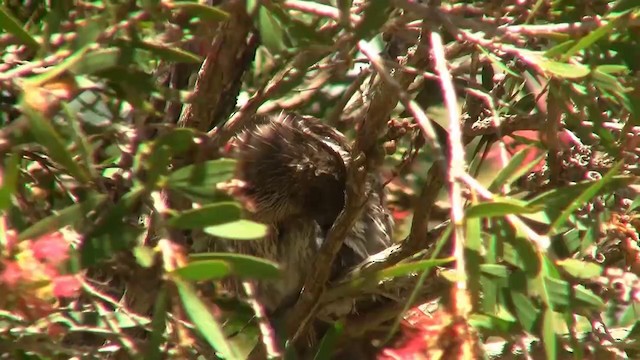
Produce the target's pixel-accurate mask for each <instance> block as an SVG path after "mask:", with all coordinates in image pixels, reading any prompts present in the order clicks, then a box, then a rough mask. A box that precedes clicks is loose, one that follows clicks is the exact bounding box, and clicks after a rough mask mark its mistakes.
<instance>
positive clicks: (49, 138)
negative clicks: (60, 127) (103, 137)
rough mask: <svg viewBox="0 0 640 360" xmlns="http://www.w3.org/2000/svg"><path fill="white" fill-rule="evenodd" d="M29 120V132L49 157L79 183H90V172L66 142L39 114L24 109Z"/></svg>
mask: <svg viewBox="0 0 640 360" xmlns="http://www.w3.org/2000/svg"><path fill="white" fill-rule="evenodd" d="M23 110H24V111H25V113H26V114H27V118H28V119H29V132H31V134H32V135H33V137H34V138H35V139H36V141H37V142H38V143H39V144H40V145H42V146H44V147H45V148H46V149H47V155H49V156H50V157H51V159H53V160H54V161H56V162H57V163H59V164H60V165H62V166H63V167H64V169H65V170H66V171H67V172H68V173H69V174H70V175H71V176H73V178H74V179H76V180H77V181H78V182H80V183H82V184H86V183H88V182H89V181H90V178H89V173H90V172H89V171H88V169H85V168H83V167H81V166H80V165H79V163H78V161H76V160H75V159H74V158H73V156H72V155H71V153H70V152H69V151H68V150H67V147H66V146H65V145H64V142H63V141H62V139H61V138H60V135H58V132H57V131H56V130H55V129H54V128H53V126H52V125H51V123H50V122H49V121H48V120H46V119H45V118H44V117H43V116H42V115H41V114H40V113H39V112H37V111H35V110H34V109H31V108H30V107H28V106H25V107H24V108H23Z"/></svg>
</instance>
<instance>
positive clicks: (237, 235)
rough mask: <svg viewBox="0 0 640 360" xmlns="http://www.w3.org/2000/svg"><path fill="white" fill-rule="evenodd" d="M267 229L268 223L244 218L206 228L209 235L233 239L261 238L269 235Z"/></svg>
mask: <svg viewBox="0 0 640 360" xmlns="http://www.w3.org/2000/svg"><path fill="white" fill-rule="evenodd" d="M267 230H268V228H267V226H266V225H263V224H260V223H257V222H254V221H251V220H244V219H240V220H236V221H232V222H228V223H225V224H220V225H212V226H207V227H206V228H204V232H206V233H207V234H209V235H213V236H217V237H221V238H224V239H231V240H256V239H261V238H263V237H265V236H266V235H267Z"/></svg>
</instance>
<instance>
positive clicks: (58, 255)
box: [31, 232, 69, 264]
mask: <svg viewBox="0 0 640 360" xmlns="http://www.w3.org/2000/svg"><path fill="white" fill-rule="evenodd" d="M31 251H33V256H34V257H35V258H36V259H38V260H40V261H43V262H48V263H51V264H59V263H61V262H63V261H65V260H67V259H68V258H69V244H68V243H67V241H66V240H65V238H64V237H63V236H62V234H61V233H59V232H55V233H53V234H48V235H44V236H41V237H39V238H38V239H36V240H34V241H33V242H32V243H31Z"/></svg>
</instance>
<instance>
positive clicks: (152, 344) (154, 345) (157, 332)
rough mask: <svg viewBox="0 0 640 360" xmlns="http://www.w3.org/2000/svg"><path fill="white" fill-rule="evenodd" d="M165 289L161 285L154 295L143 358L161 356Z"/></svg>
mask: <svg viewBox="0 0 640 360" xmlns="http://www.w3.org/2000/svg"><path fill="white" fill-rule="evenodd" d="M167 303H168V301H167V290H166V287H165V286H163V287H162V289H160V291H159V292H158V295H157V296H156V301H155V305H154V307H153V318H152V319H151V329H152V330H151V334H150V336H149V340H148V347H147V351H146V353H145V354H144V359H147V360H161V359H162V358H163V352H162V342H163V341H164V332H165V328H166V319H167V314H168V311H167V305H168V304H167Z"/></svg>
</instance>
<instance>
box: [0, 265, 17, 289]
mask: <svg viewBox="0 0 640 360" xmlns="http://www.w3.org/2000/svg"><path fill="white" fill-rule="evenodd" d="M4 266H5V267H4V271H2V274H0V282H3V283H5V284H7V286H9V287H15V286H16V285H18V283H19V282H20V281H21V280H22V268H20V265H18V263H17V262H15V261H7V262H5V263H4Z"/></svg>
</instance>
